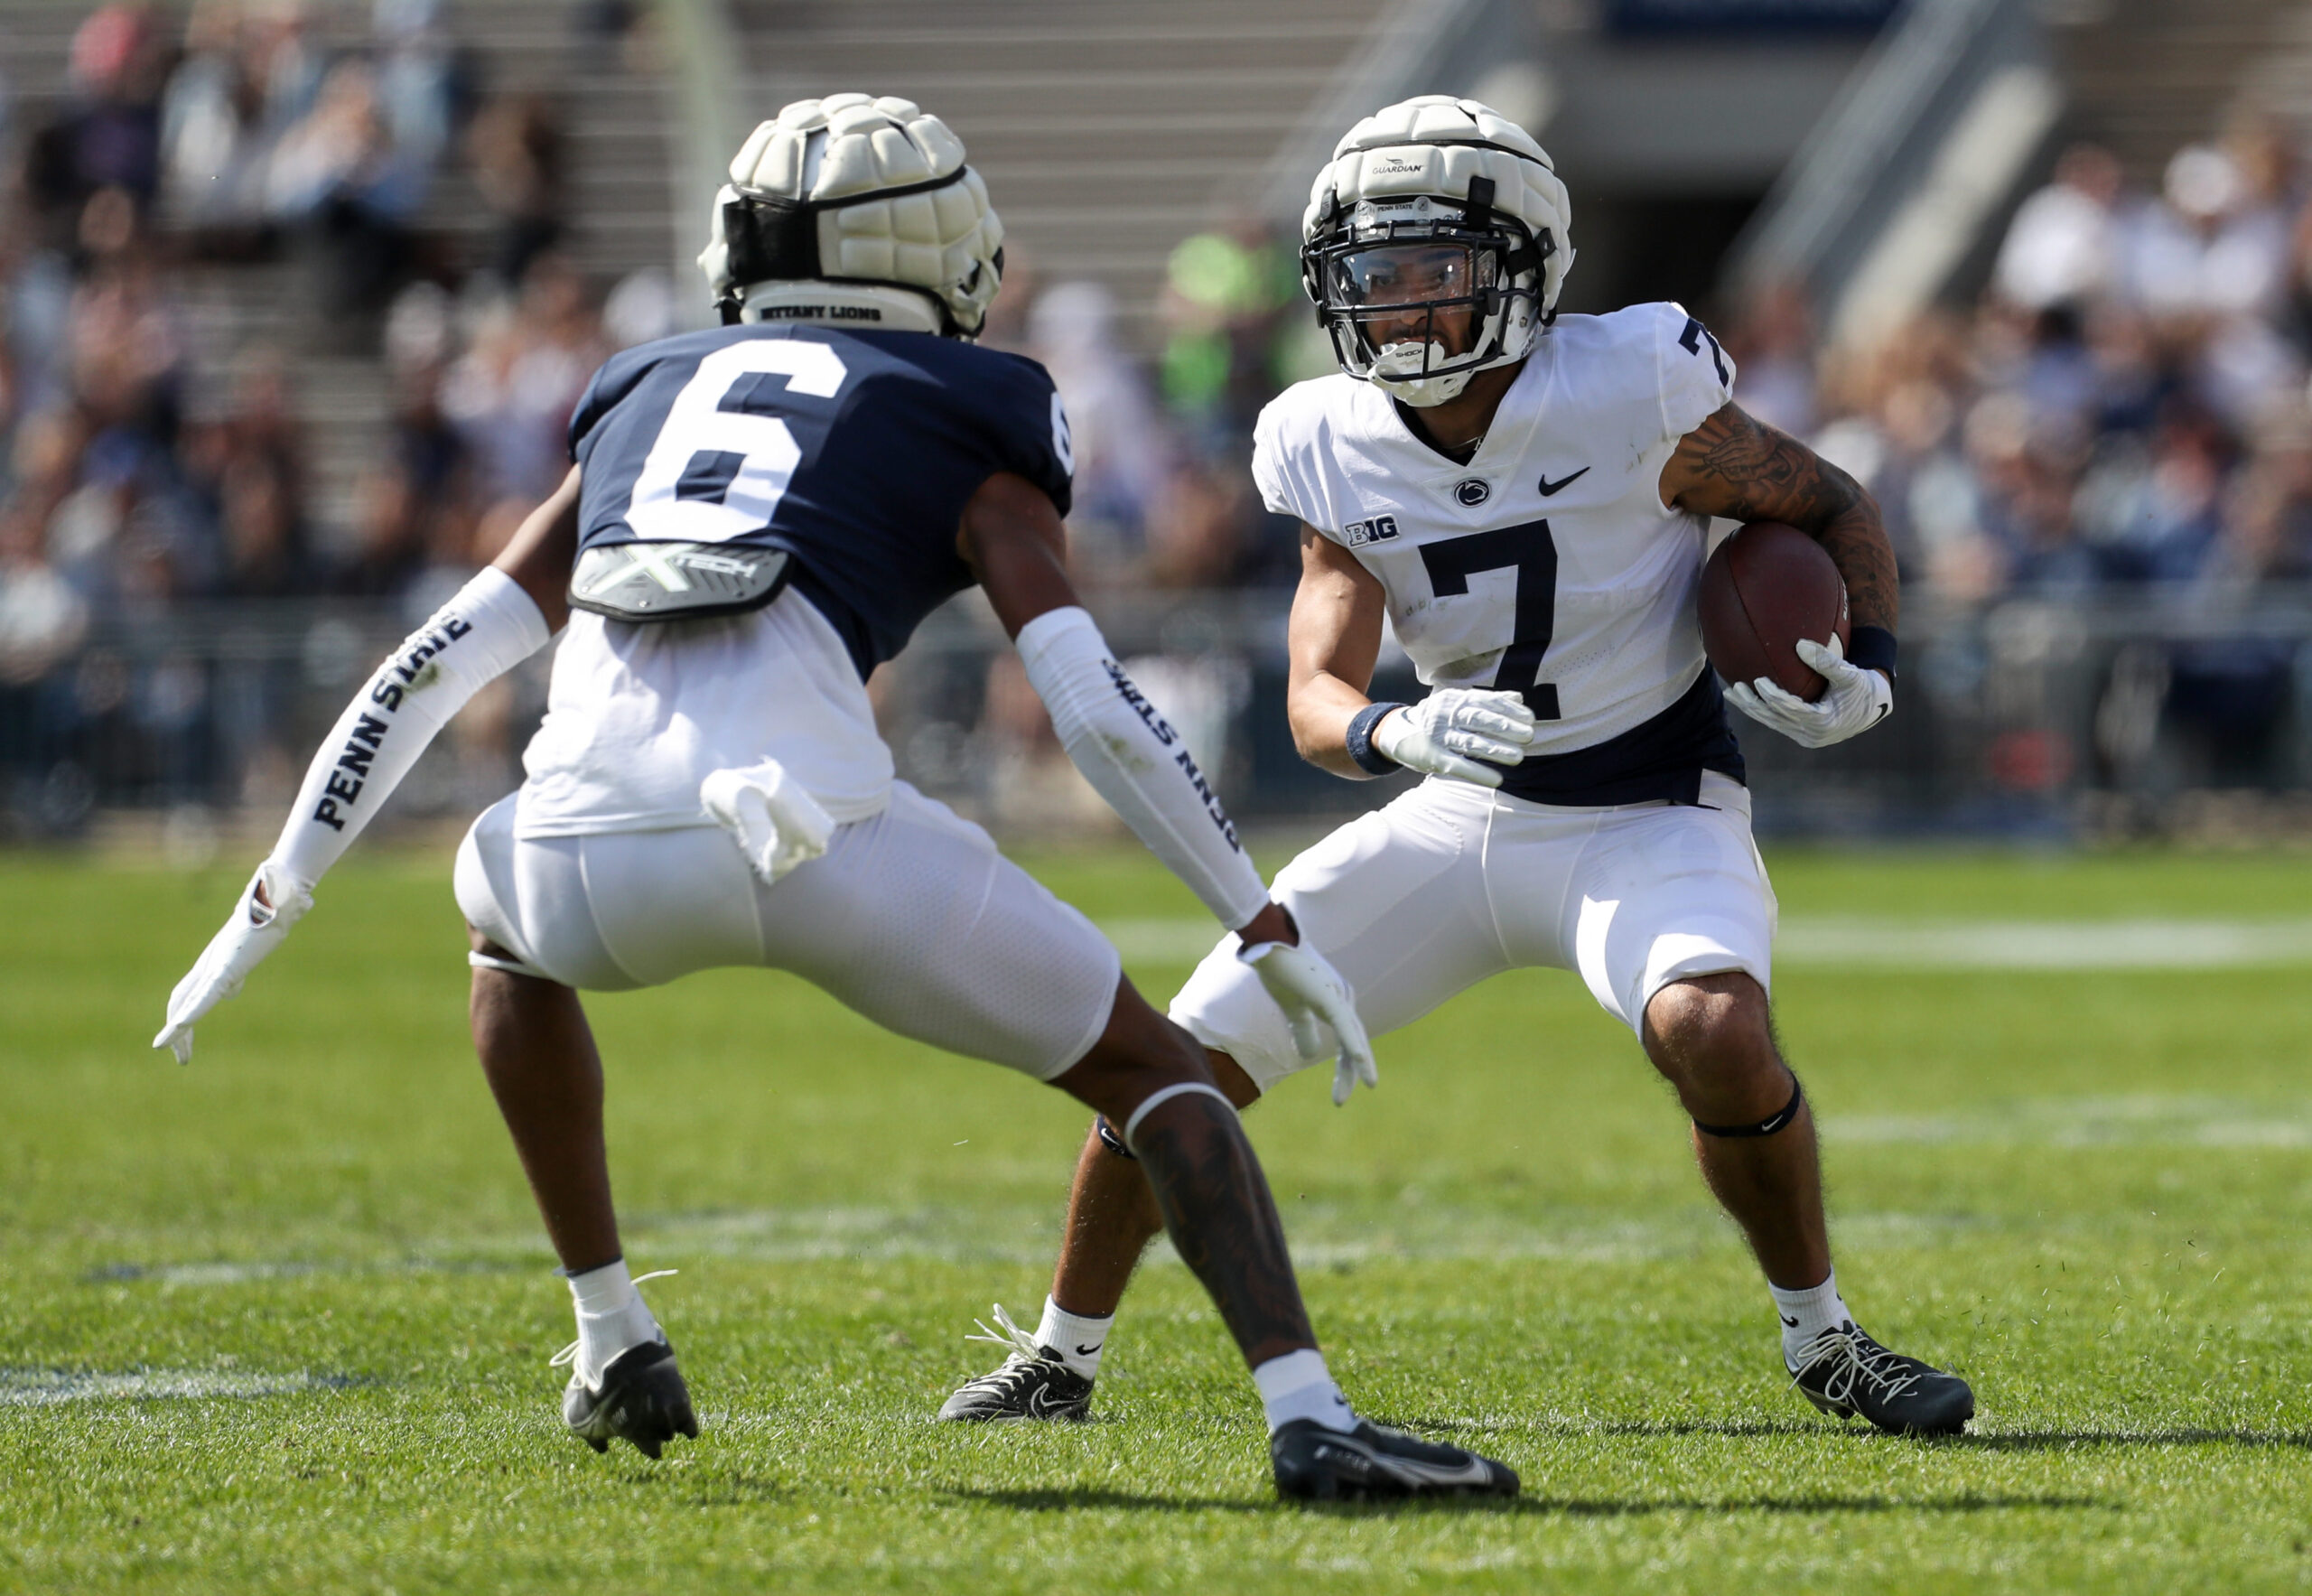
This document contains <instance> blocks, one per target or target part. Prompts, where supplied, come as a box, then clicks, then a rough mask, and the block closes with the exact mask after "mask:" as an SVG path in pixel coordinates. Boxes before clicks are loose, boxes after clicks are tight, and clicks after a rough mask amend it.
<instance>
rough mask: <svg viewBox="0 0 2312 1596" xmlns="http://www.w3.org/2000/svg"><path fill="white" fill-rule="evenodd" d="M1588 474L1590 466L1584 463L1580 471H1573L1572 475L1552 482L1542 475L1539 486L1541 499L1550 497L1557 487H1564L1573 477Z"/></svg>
mask: <svg viewBox="0 0 2312 1596" xmlns="http://www.w3.org/2000/svg"><path fill="white" fill-rule="evenodd" d="M1589 474H1590V468H1589V467H1588V466H1586V465H1585V466H1583V467H1582V468H1581V469H1580V471H1575V472H1574V473H1573V475H1572V476H1570V477H1560V478H1559V479H1558V480H1557V481H1554V482H1552V481H1550V480H1549V478H1547V477H1543V479H1542V480H1541V483H1540V487H1541V490H1542V497H1543V499H1547V498H1549V497H1551V496H1552V494H1554V493H1555V492H1556V491H1557V490H1559V489H1561V488H1562V487H1564V486H1565V485H1566V484H1567V483H1569V482H1571V481H1573V480H1574V478H1576V477H1586V476H1588V475H1589Z"/></svg>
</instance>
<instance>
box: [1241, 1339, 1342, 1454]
mask: <svg viewBox="0 0 2312 1596" xmlns="http://www.w3.org/2000/svg"><path fill="white" fill-rule="evenodd" d="M1253 1384H1254V1385H1255V1386H1259V1387H1260V1392H1261V1405H1262V1406H1263V1407H1265V1408H1266V1409H1267V1410H1268V1430H1269V1433H1270V1434H1272V1435H1273V1434H1275V1433H1277V1432H1278V1431H1279V1430H1282V1428H1284V1426H1285V1425H1287V1424H1289V1423H1292V1422H1293V1421H1294V1420H1295V1419H1314V1420H1316V1421H1317V1423H1319V1424H1322V1425H1323V1426H1324V1427H1325V1428H1326V1429H1328V1430H1341V1431H1348V1430H1354V1429H1356V1414H1355V1413H1354V1412H1352V1411H1351V1410H1350V1408H1349V1405H1348V1398H1347V1397H1346V1396H1343V1395H1341V1394H1340V1387H1339V1386H1336V1385H1334V1384H1333V1377H1332V1371H1331V1370H1330V1369H1328V1368H1327V1367H1325V1355H1324V1354H1323V1353H1321V1352H1319V1351H1318V1350H1317V1349H1315V1348H1314V1347H1307V1348H1303V1349H1301V1350H1300V1351H1298V1352H1288V1353H1286V1354H1285V1355H1284V1356H1283V1357H1282V1358H1270V1359H1269V1360H1268V1361H1267V1362H1266V1363H1263V1364H1262V1365H1261V1366H1260V1367H1258V1368H1256V1369H1254V1371H1253Z"/></svg>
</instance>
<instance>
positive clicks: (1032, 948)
mask: <svg viewBox="0 0 2312 1596" xmlns="http://www.w3.org/2000/svg"><path fill="white" fill-rule="evenodd" d="M514 802H515V800H514V799H513V798H505V799H502V800H500V801H499V803H497V804H495V805H493V806H492V807H489V809H487V810H485V811H484V812H483V814H482V816H481V818H480V819H479V820H477V821H475V822H474V824H473V828H472V830H471V831H469V832H468V833H467V834H466V839H465V843H464V845H462V846H461V848H460V849H459V850H458V864H457V876H456V880H457V894H458V907H459V908H460V909H461V910H464V911H465V917H466V920H467V922H468V923H469V924H471V925H472V926H473V927H474V928H475V929H478V930H480V931H481V932H482V933H483V934H484V935H485V936H487V937H489V938H490V939H491V940H492V941H494V942H496V943H497V944H498V945H499V947H504V948H507V949H508V950H509V951H511V952H512V953H514V954H515V955H516V956H517V957H518V958H519V959H520V960H521V961H522V962H523V963H524V964H527V965H528V966H531V967H532V968H534V969H536V971H537V972H539V973H540V974H542V975H545V976H547V977H548V978H550V979H552V980H555V981H559V982H561V983H562V984H563V985H565V986H575V987H579V988H582V989H583V990H586V991H591V992H621V991H628V990H631V989H632V988H634V987H638V986H657V985H662V984H663V983H665V982H668V981H672V980H675V979H676V978H677V977H679V976H683V975H689V974H691V973H692V972H693V971H695V970H704V969H710V968H713V967H715V966H722V965H745V966H766V967H769V968H772V969H780V970H791V971H793V972H794V973H795V974H796V975H800V976H802V977H803V978H804V979H805V980H806V981H809V982H811V983H812V984H813V985H816V986H818V987H819V988H821V989H822V990H824V991H825V992H826V993H827V994H830V995H831V996H833V997H834V998H836V999H837V1000H839V1001H840V1002H842V1003H844V1004H846V1005H848V1006H849V1007H851V1008H853V1009H854V1010H856V1011H857V1012H858V1013H862V1014H864V1015H865V1016H866V1017H867V1018H868V1019H870V1020H872V1021H874V1022H876V1023H877V1024H879V1025H881V1026H883V1027H885V1028H886V1029H888V1030H890V1031H897V1032H899V1034H900V1035H901V1036H905V1037H911V1038H913V1039H914V1040H916V1041H925V1042H929V1043H930V1044H931V1045H933V1046H934V1047H940V1048H946V1049H947V1050H950V1051H952V1052H957V1053H965V1054H969V1055H971V1056H972V1057H974V1058H978V1059H992V1060H993V1061H994V1062H996V1063H999V1064H1008V1065H1010V1066H1012V1068H1013V1069H1020V1070H1022V1071H1024V1072H1026V1073H1027V1074H1029V1075H1031V1076H1033V1077H1035V1078H1037V1079H1038V1080H1049V1079H1050V1078H1052V1077H1053V1076H1056V1075H1058V1074H1060V1073H1061V1072H1063V1071H1064V1070H1066V1069H1068V1067H1069V1066H1071V1065H1073V1064H1074V1063H1076V1062H1077V1060H1078V1059H1081V1058H1083V1057H1084V1055H1085V1054H1086V1052H1088V1051H1089V1050H1091V1047H1092V1044H1093V1043H1094V1042H1095V1041H1098V1040H1099V1038H1100V1033H1101V1031H1104V1030H1105V1029H1106V1026H1107V1022H1108V1015H1109V1013H1110V1012H1111V1011H1112V1010H1113V1009H1114V1006H1115V996H1116V984H1117V981H1118V979H1119V977H1120V976H1121V975H1122V967H1121V965H1120V963H1119V961H1118V959H1117V957H1116V950H1115V948H1114V947H1113V946H1111V945H1110V943H1109V942H1108V940H1107V938H1105V937H1103V936H1101V935H1100V933H1099V931H1098V930H1097V929H1095V927H1094V926H1093V924H1092V922H1091V921H1090V920H1088V919H1085V918H1084V916H1083V915H1082V914H1081V913H1079V912H1077V910H1075V909H1074V908H1072V907H1070V906H1069V905H1067V904H1066V903H1063V902H1061V901H1059V900H1058V899H1057V898H1055V897H1053V896H1052V895H1051V893H1050V892H1049V891H1047V890H1046V889H1045V888H1044V886H1043V885H1042V884H1041V883H1040V882H1037V881H1036V880H1035V879H1034V878H1033V877H1031V876H1030V875H1029V874H1028V873H1027V872H1025V871H1023V870H1021V868H1020V867H1019V866H1018V865H1016V864H1014V863H1012V862H1011V861H1010V860H1008V859H1006V858H1004V857H1003V856H1002V854H999V853H997V852H996V849H995V844H994V842H993V840H992V839H991V838H990V837H989V836H988V835H987V833H986V832H984V831H983V830H981V829H980V828H979V827H978V826H974V825H973V824H972V823H971V822H969V821H968V820H965V819H963V818H962V817H959V816H957V815H956V813H955V812H954V811H953V810H951V809H949V808H948V807H946V805H945V804H941V803H937V802H935V801H933V800H932V799H930V798H925V797H924V796H923V795H922V794H921V793H919V792H918V791H916V789H914V788H912V787H909V785H908V784H907V783H905V782H903V781H901V782H895V783H893V785H892V789H891V801H890V807H888V808H886V809H884V810H883V811H882V812H881V814H879V815H875V816H872V817H869V818H868V819H865V820H860V821H854V822H853V823H852V824H850V825H847V826H839V827H837V828H836V830H835V834H834V841H833V843H831V844H830V845H829V846H828V849H827V852H826V854H825V855H824V856H823V857H821V858H818V859H814V860H812V861H811V862H809V863H806V864H801V865H798V866H797V867H796V868H795V869H794V870H792V871H790V872H788V873H787V874H785V875H782V876H781V877H779V878H778V882H776V883H775V884H773V885H770V886H765V885H763V884H762V882H761V881H760V880H759V879H758V878H757V877H756V875H755V874H754V873H753V872H752V871H751V870H750V869H749V868H748V867H747V862H746V859H745V857H744V856H743V855H742V854H741V853H740V852H739V848H738V845H736V844H735V843H734V842H732V839H731V836H730V835H729V834H728V833H726V832H724V831H722V829H721V828H720V827H717V826H694V827H685V828H683V829H679V830H672V831H619V832H604V833H598V834H596V835H590V836H555V837H535V838H517V836H516V835H514Z"/></svg>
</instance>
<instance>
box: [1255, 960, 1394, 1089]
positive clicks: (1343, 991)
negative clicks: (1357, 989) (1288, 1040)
mask: <svg viewBox="0 0 2312 1596" xmlns="http://www.w3.org/2000/svg"><path fill="white" fill-rule="evenodd" d="M1236 957H1238V958H1241V959H1243V960H1244V961H1245V963H1246V964H1248V965H1250V966H1253V973H1254V975H1258V976H1259V977H1260V978H1261V985H1263V986H1265V987H1267V988H1268V994H1269V995H1270V996H1271V997H1273V998H1274V999H1275V1000H1276V1004H1277V1007H1279V1008H1281V1009H1282V1010H1283V1011H1284V1018H1285V1021H1286V1022H1287V1023H1289V1024H1290V1025H1291V1027H1292V1046H1293V1048H1294V1049H1295V1050H1297V1051H1298V1052H1299V1053H1300V1055H1301V1057H1302V1058H1303V1059H1309V1060H1310V1061H1311V1062H1313V1061H1315V1060H1316V1059H1321V1058H1323V1057H1324V1056H1325V1054H1326V1053H1327V1051H1328V1049H1327V1048H1326V1046H1325V1027H1326V1026H1328V1025H1329V1026H1331V1027H1332V1031H1333V1036H1334V1038H1335V1039H1336V1040H1337V1041H1338V1043H1339V1046H1340V1061H1339V1062H1338V1064H1337V1065H1335V1066H1334V1068H1333V1106H1335V1107H1338V1106H1340V1105H1342V1104H1344V1103H1346V1102H1347V1101H1348V1094H1349V1093H1350V1092H1352V1091H1354V1090H1355V1089H1356V1083H1357V1082H1358V1081H1360V1080H1361V1081H1363V1082H1364V1083H1365V1084H1366V1086H1368V1087H1378V1086H1379V1085H1380V1084H1381V1069H1380V1067H1379V1066H1378V1065H1376V1064H1375V1063H1374V1062H1373V1043H1372V1041H1370V1039H1368V1038H1367V1037H1366V1034H1365V1022H1364V1021H1362V1020H1360V1019H1358V1018H1357V1017H1356V994H1354V993H1352V992H1350V991H1349V989H1348V983H1347V981H1345V980H1343V979H1342V978H1341V973H1340V972H1339V971H1338V970H1336V969H1334V968H1333V966H1332V961H1331V960H1329V959H1328V958H1326V957H1325V956H1324V955H1323V954H1321V953H1319V952H1318V951H1317V950H1316V949H1315V948H1313V947H1310V946H1309V945H1308V944H1307V943H1305V942H1302V943H1300V944H1297V945H1296V944H1293V943H1291V942H1255V943H1254V944H1253V946H1251V947H1242V948H1239V949H1237V951H1236Z"/></svg>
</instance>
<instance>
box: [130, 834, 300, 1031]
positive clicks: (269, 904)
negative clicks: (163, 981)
mask: <svg viewBox="0 0 2312 1596" xmlns="http://www.w3.org/2000/svg"><path fill="white" fill-rule="evenodd" d="M312 906H313V890H312V888H311V887H310V886H307V885H306V884H305V883H304V882H301V881H299V880H298V879H297V878H296V877H295V876H293V875H291V874H290V873H288V872H287V871H285V870H284V869H282V868H281V866H279V865H278V864H275V863H274V862H273V861H272V860H270V859H267V860H266V862H265V863H262V864H260V865H258V866H257V867H256V874H255V875H253V876H251V877H250V878H249V884H248V888H247V891H244V892H242V894H241V899H240V901H239V902H238V903H237V904H235V905H234V906H233V914H232V918H231V919H228V920H227V921H226V922H225V929H223V930H221V931H219V932H218V933H217V935H216V936H214V937H212V938H210V941H209V946H208V947H205V948H203V949H202V950H201V954H200V958H199V959H197V960H195V961H194V963H193V966H192V969H191V972H190V973H189V974H188V975H186V976H185V978H184V979H183V980H182V981H180V982H178V983H177V989H176V990H175V991H174V992H172V993H171V994H169V1022H168V1023H167V1024H165V1025H163V1026H162V1027H161V1034H160V1035H158V1036H156V1037H154V1039H153V1045H154V1047H156V1048H167V1049H169V1050H172V1051H173V1052H174V1053H175V1054H176V1056H177V1062H178V1063H180V1064H190V1063H191V1062H192V1027H193V1024H194V1022H196V1021H198V1020H199V1019H200V1017H201V1016H202V1015H203V1014H206V1013H209V1011H210V1010H211V1009H213V1008H215V1007H216V1006H217V1005H218V1004H219V1003H223V1002H224V1001H225V1000H226V999H227V998H228V997H230V996H232V995H233V994H235V993H237V992H238V991H239V990H240V989H241V983H242V982H244V981H246V980H247V979H248V977H249V972H250V971H251V970H254V969H255V968H256V967H257V966H259V965H260V964H263V963H264V962H265V957H266V955H267V954H269V953H271V952H272V951H273V950H274V949H275V948H276V947H280V946H281V944H282V943H283V942H284V941H285V940H286V939H287V938H288V936H289V928H290V927H291V926H294V925H295V924H296V923H297V922H298V921H299V920H300V919H303V918H304V914H305V910H309V909H311V908H312Z"/></svg>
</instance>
